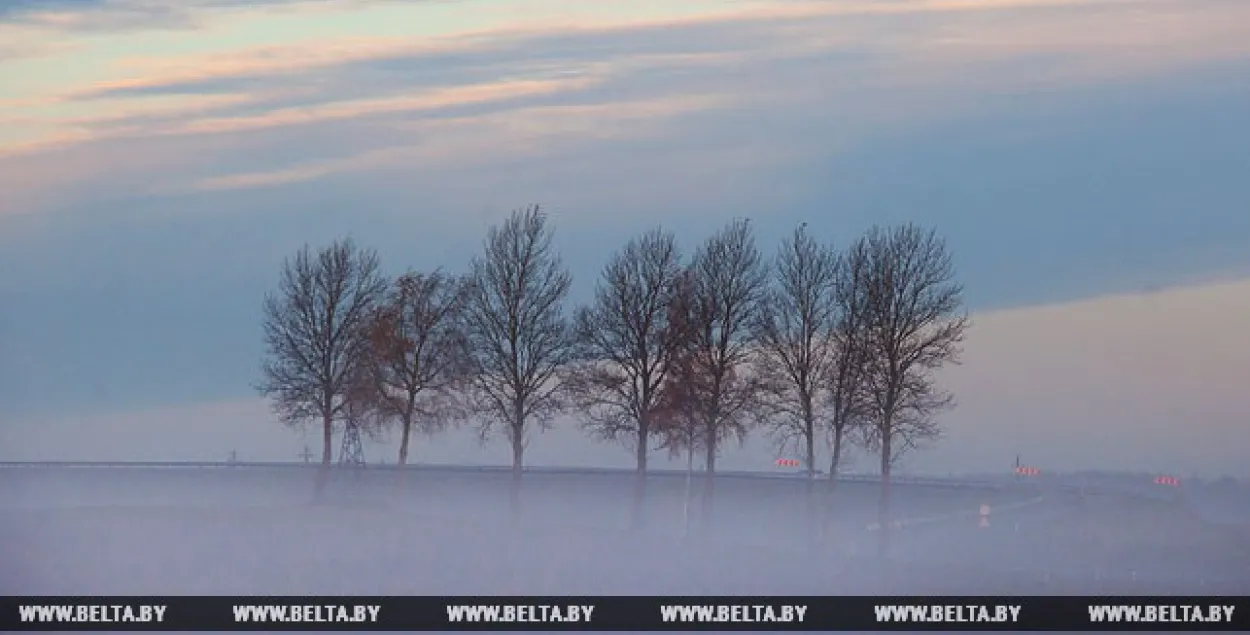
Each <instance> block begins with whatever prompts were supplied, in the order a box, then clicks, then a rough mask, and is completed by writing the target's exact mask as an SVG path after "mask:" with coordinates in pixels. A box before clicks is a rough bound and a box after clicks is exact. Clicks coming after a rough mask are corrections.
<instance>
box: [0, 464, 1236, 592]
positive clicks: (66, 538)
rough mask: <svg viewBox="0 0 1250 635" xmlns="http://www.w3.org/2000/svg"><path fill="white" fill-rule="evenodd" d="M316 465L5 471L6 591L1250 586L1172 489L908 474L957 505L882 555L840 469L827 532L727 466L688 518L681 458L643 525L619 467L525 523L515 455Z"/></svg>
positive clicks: (555, 493)
mask: <svg viewBox="0 0 1250 635" xmlns="http://www.w3.org/2000/svg"><path fill="white" fill-rule="evenodd" d="M312 475H313V473H312V471H310V470H304V469H299V468H287V469H216V470H207V469H206V470H191V469H167V470H157V469H112V470H109V469H12V470H0V535H2V537H3V541H2V542H0V571H3V573H2V574H0V593H4V594H149V593H151V594H201V593H202V594H385V595H404V594H462V595H480V594H526V595H528V594H684V595H692V594H744V595H751V594H782V595H784V594H803V595H821V594H965V593H966V594H978V593H1012V592H1014V593H1042V592H1045V593H1094V592H1111V593H1114V592H1126V593H1133V592H1143V593H1144V592H1160V593H1162V592H1192V593H1203V592H1242V593H1245V592H1247V591H1250V584H1247V581H1248V580H1250V559H1248V558H1247V556H1248V554H1250V551H1248V550H1247V545H1246V543H1245V540H1244V536H1241V537H1240V538H1239V537H1238V536H1240V535H1239V534H1236V533H1235V532H1232V531H1231V530H1227V531H1224V530H1219V529H1217V528H1212V527H1210V526H1208V525H1206V524H1204V523H1202V522H1200V521H1198V520H1196V519H1193V518H1190V517H1189V516H1187V515H1186V513H1185V512H1184V510H1183V509H1182V508H1180V507H1178V506H1174V505H1173V506H1167V505H1161V504H1158V503H1150V504H1145V503H1142V504H1139V505H1137V506H1136V507H1133V506H1131V505H1130V506H1127V507H1126V506H1124V505H1127V504H1122V503H1116V504H1117V505H1120V506H1119V507H1116V506H1115V505H1113V504H1112V503H1103V504H1101V505H1100V506H1099V508H1098V509H1099V511H1098V512H1097V513H1093V512H1091V511H1090V510H1089V509H1086V508H1080V507H1078V506H1074V504H1072V503H1071V502H1070V501H1060V500H1049V499H1042V500H1039V501H1035V502H1033V503H1030V504H1026V505H1023V506H1020V507H1018V508H1016V509H1011V507H1012V504H1013V503H1017V504H1018V503H1020V502H1022V501H1027V500H1029V499H1030V497H1031V496H1032V494H1030V493H1027V492H1018V491H985V490H975V489H946V488H923V487H899V488H898V489H897V491H896V495H895V509H896V515H897V516H899V517H910V518H921V517H939V516H942V515H944V514H963V515H962V516H953V517H951V518H947V519H936V520H934V521H933V522H931V523H929V524H923V525H916V526H914V527H908V528H906V529H904V530H900V531H897V532H895V533H894V534H893V535H894V540H893V551H894V556H893V557H892V558H890V559H889V560H887V561H881V560H879V559H877V558H875V557H874V556H873V555H872V554H873V552H874V546H875V540H876V534H874V533H872V532H869V531H867V529H866V526H867V524H868V523H870V522H872V521H873V520H874V514H875V503H876V491H877V490H876V487H875V486H874V485H871V484H859V483H855V484H851V483H848V484H842V485H841V486H840V488H839V491H838V495H837V496H836V498H835V501H834V505H835V509H836V511H837V513H836V519H837V522H836V524H835V527H834V529H833V531H832V533H831V535H830V538H829V539H828V540H827V541H826V542H825V543H823V544H820V545H818V546H817V547H815V548H814V550H813V548H812V547H811V546H810V545H808V544H807V542H806V541H805V540H804V538H803V527H804V515H803V500H804V495H803V483H802V481H801V480H797V479H794V480H790V479H744V478H724V479H721V480H720V481H718V483H717V490H716V507H715V512H714V513H715V516H714V519H715V520H714V523H712V527H711V530H710V531H709V532H708V533H706V534H704V533H701V532H700V533H697V534H696V536H697V537H696V538H683V535H682V534H683V522H682V500H683V496H682V493H683V481H682V479H681V478H678V477H672V476H657V477H653V478H652V479H651V480H650V484H649V490H650V496H649V504H648V508H647V517H648V523H647V527H646V528H645V530H643V531H641V532H631V531H628V529H627V527H628V502H629V491H630V485H631V481H630V477H629V476H628V475H625V474H619V473H609V474H595V473H587V474H527V476H526V486H525V492H524V503H525V514H524V518H523V520H522V522H521V523H520V525H519V526H515V525H513V524H512V523H511V522H509V519H508V504H507V501H508V499H507V491H508V488H507V474H503V473H480V472H452V471H436V470H412V471H409V472H407V473H404V474H403V475H402V477H400V476H399V473H397V472H394V471H389V470H365V471H364V472H363V473H362V474H360V475H359V476H355V477H353V476H348V475H346V474H339V475H338V476H336V478H335V480H334V481H333V483H332V485H331V487H330V491H329V495H328V496H327V499H326V501H324V502H323V503H320V504H313V502H312ZM401 478H402V480H401ZM696 484H698V482H696ZM981 503H989V504H991V505H993V506H994V508H995V509H998V510H1002V511H998V512H995V514H994V515H993V516H992V522H991V526H990V527H988V528H981V527H978V526H977V519H976V518H975V512H976V510H977V508H978V507H979V505H980V504H981ZM692 511H693V513H695V515H696V519H697V513H698V506H697V505H696V506H695V507H694V508H693V510H692ZM970 513H971V514H972V516H969V515H968V514H970ZM1074 519H1080V522H1076V521H1074ZM696 527H697V525H696ZM1146 527H1152V528H1154V531H1147V530H1145V529H1144V528H1146Z"/></svg>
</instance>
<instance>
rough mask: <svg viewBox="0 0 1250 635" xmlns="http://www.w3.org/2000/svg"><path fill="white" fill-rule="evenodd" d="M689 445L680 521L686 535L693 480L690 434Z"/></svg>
mask: <svg viewBox="0 0 1250 635" xmlns="http://www.w3.org/2000/svg"><path fill="white" fill-rule="evenodd" d="M689 441H690V443H689V445H687V446H686V496H685V503H684V504H683V505H682V507H681V515H682V522H683V523H684V524H685V533H686V536H689V535H690V488H691V485H692V481H694V438H693V435H691V438H690V440H689Z"/></svg>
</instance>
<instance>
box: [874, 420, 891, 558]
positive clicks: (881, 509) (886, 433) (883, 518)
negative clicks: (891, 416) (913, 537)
mask: <svg viewBox="0 0 1250 635" xmlns="http://www.w3.org/2000/svg"><path fill="white" fill-rule="evenodd" d="M890 431H891V428H890V427H889V426H888V418H887V426H886V427H885V429H884V430H883V431H882V435H881V498H880V499H879V500H878V501H877V523H878V524H879V525H880V528H879V531H880V532H881V540H880V541H879V542H878V543H877V552H878V555H880V556H882V557H884V556H886V555H889V552H890V530H891V527H890V515H891V514H890V494H891V491H890V490H891V483H890V465H891V463H892V462H891V461H890V452H891V450H892V448H891V447H890V445H891V444H890V441H891V438H890V437H891V435H890Z"/></svg>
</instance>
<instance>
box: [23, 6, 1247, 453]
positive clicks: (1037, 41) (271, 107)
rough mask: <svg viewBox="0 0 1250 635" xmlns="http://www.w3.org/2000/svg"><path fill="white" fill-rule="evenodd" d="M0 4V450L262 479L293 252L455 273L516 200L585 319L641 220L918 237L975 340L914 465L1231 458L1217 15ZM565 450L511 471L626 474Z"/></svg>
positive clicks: (575, 443)
mask: <svg viewBox="0 0 1250 635" xmlns="http://www.w3.org/2000/svg"><path fill="white" fill-rule="evenodd" d="M3 6H4V9H3V10H0V42H2V43H3V44H0V192H3V194H2V195H0V297H2V298H3V300H0V402H2V403H4V404H5V405H4V408H3V414H0V453H2V454H5V455H11V456H13V457H14V458H30V457H40V458H55V457H56V456H61V455H64V456H66V458H93V457H110V458H117V457H122V456H130V454H127V453H128V452H130V453H132V454H134V456H135V458H154V457H157V456H161V457H163V456H166V455H168V456H173V457H175V458H178V457H187V458H209V459H215V458H220V455H224V453H226V452H228V451H229V449H231V448H236V447H241V446H244V445H246V446H248V447H249V450H248V451H250V452H253V453H254V454H255V455H256V456H257V457H258V458H273V457H280V458H286V457H287V456H288V455H290V454H293V453H294V452H295V451H297V450H298V448H299V447H302V441H301V440H299V439H298V438H297V437H298V435H293V434H292V433H289V432H286V431H283V430H281V429H280V428H279V427H278V426H277V424H274V423H272V421H271V420H270V419H269V417H268V415H267V414H266V413H265V410H264V407H263V404H261V403H259V401H258V400H257V399H256V397H255V395H254V393H253V392H252V390H251V388H250V386H251V384H252V382H254V381H255V379H256V378H257V372H258V367H259V355H260V352H261V346H260V337H259V336H260V333H259V315H260V301H261V298H262V296H263V294H264V293H265V291H266V290H268V289H269V288H270V287H271V286H272V285H273V284H274V282H275V280H276V276H277V267H278V265H279V263H280V262H281V260H282V258H283V257H284V256H286V255H287V254H289V253H290V252H291V251H293V250H294V249H297V248H298V247H299V246H300V245H302V244H303V243H305V242H311V243H314V244H316V243H322V242H325V241H328V240H331V239H333V238H335V237H338V236H341V235H347V234H350V235H352V236H354V237H355V238H357V239H358V240H359V241H361V242H363V243H365V244H368V245H371V246H375V247H377V248H378V249H379V251H380V252H381V253H382V255H383V257H384V259H385V261H386V263H387V265H388V267H389V268H391V269H392V270H398V269H402V268H405V267H409V266H413V267H419V268H429V267H434V266H440V265H441V266H445V267H450V268H458V267H460V266H462V265H463V264H464V263H465V262H466V261H467V260H468V258H469V257H470V255H471V254H472V253H473V251H474V250H476V249H477V247H478V245H479V242H480V240H481V237H482V235H483V233H484V231H485V228H486V227H487V226H488V225H489V224H491V223H493V222H496V221H498V220H499V219H500V218H501V217H502V216H503V215H504V214H506V213H507V212H508V211H509V210H510V209H512V208H514V207H518V206H521V205H525V204H528V203H541V204H543V205H545V206H546V207H547V208H548V209H549V210H550V211H551V212H552V214H553V216H554V217H555V220H556V222H557V227H558V232H559V235H558V240H559V242H560V245H561V247H562V250H563V253H564V255H565V258H566V260H567V262H568V264H569V265H570V267H571V269H572V270H573V273H574V276H575V278H576V280H577V283H576V286H575V289H574V292H575V298H574V299H575V300H580V299H582V298H584V297H585V296H586V294H587V291H588V290H589V288H590V286H591V285H592V284H593V280H594V277H595V275H597V273H598V270H599V268H600V267H601V266H602V265H603V262H604V259H605V256H606V254H607V252H608V251H610V250H611V249H613V248H615V247H617V246H619V244H620V243H621V242H623V236H625V235H628V234H631V233H635V232H640V231H643V230H645V229H647V228H649V227H651V226H652V225H654V224H657V223H662V224H664V225H665V226H668V227H670V228H672V229H674V230H675V231H677V232H678V234H679V236H680V237H681V238H682V239H683V241H684V242H685V243H686V245H687V246H688V248H692V247H693V246H694V244H695V243H696V242H697V241H698V240H700V239H702V238H703V237H704V236H706V235H707V234H708V233H709V232H711V231H713V230H715V229H716V228H718V227H719V226H720V225H722V224H723V223H724V222H726V221H727V220H729V219H730V218H732V217H735V216H748V217H750V218H752V219H754V220H755V221H756V225H757V227H758V229H759V233H760V238H761V245H762V247H764V248H765V249H767V250H772V249H773V248H774V246H775V244H776V241H777V240H778V239H779V238H780V237H781V236H782V235H784V234H786V233H788V232H789V231H790V230H791V229H792V228H793V227H794V226H795V225H796V224H797V223H800V222H807V223H808V224H809V226H810V227H811V228H812V229H813V230H815V231H817V232H819V233H820V234H821V235H824V236H826V237H828V238H829V239H830V240H834V241H836V242H839V243H845V242H847V241H848V240H850V239H851V238H853V237H854V236H855V235H856V234H858V233H859V232H860V231H862V230H863V229H865V228H866V227H868V226H869V225H871V224H874V223H892V222H899V221H916V222H920V223H924V224H928V225H933V226H935V227H937V228H938V229H939V231H941V232H942V233H943V234H945V235H946V236H947V237H948V238H949V240H950V244H951V247H952V249H953V250H954V253H955V256H956V259H957V264H958V266H959V272H960V275H961V278H962V280H963V281H964V283H965V284H966V287H967V297H968V301H969V305H970V308H971V309H972V310H973V311H974V314H975V315H974V318H975V321H976V324H977V326H976V327H975V328H974V331H973V332H972V334H971V336H970V339H969V343H968V352H967V355H966V356H965V363H964V364H963V365H962V366H961V367H959V368H957V369H953V370H952V371H951V373H950V375H949V376H948V377H947V378H946V379H945V380H946V381H948V382H949V384H950V385H951V387H952V388H954V389H955V390H956V392H957V395H958V397H959V399H960V403H961V406H960V408H959V409H957V410H956V411H954V412H952V413H951V414H950V415H949V416H948V419H950V422H949V424H948V428H949V430H950V435H949V437H948V438H947V439H946V440H944V441H943V442H941V443H940V444H938V446H936V447H934V448H932V449H931V450H930V451H928V452H926V453H924V455H923V456H921V455H918V456H917V458H916V468H915V469H918V470H919V469H926V470H931V471H943V470H954V469H995V468H996V466H998V465H1000V464H1002V463H1003V462H1004V461H1007V460H1008V459H1004V458H1002V457H1003V456H1006V455H1008V454H1011V455H1012V456H1011V458H1014V454H1013V453H1014V452H1016V451H1020V450H1018V449H1016V450H1012V448H1018V447H1020V446H1027V447H1029V448H1030V449H1031V450H1032V451H1035V452H1038V453H1040V454H1042V455H1043V456H1042V457H1039V460H1040V461H1042V462H1045V463H1047V464H1050V465H1055V466H1062V467H1063V468H1064V469H1069V468H1077V467H1098V466H1099V465H1098V464H1101V463H1106V464H1108V465H1114V466H1118V467H1124V468H1126V469H1144V470H1175V471H1186V470H1189V471H1208V472H1215V473H1223V472H1231V473H1244V470H1245V469H1250V468H1246V467H1245V465H1246V462H1245V461H1244V458H1243V457H1241V456H1239V455H1238V454H1237V453H1236V452H1234V451H1233V450H1232V449H1230V448H1231V447H1236V446H1237V445H1238V444H1240V447H1242V448H1244V447H1250V422H1247V420H1246V418H1245V416H1244V414H1243V411H1244V409H1241V408H1238V407H1237V400H1239V399H1240V393H1238V392H1237V390H1236V389H1235V388H1236V387H1235V386H1233V385H1232V384H1230V383H1229V381H1230V380H1229V379H1228V378H1229V377H1238V376H1240V377H1248V376H1250V336H1247V335H1245V333H1244V332H1243V331H1242V330H1238V328H1236V327H1235V326H1231V327H1230V328H1227V329H1225V328H1223V327H1222V326H1220V325H1223V324H1224V323H1225V322H1229V323H1230V324H1232V325H1236V324H1241V325H1242V327H1241V329H1244V327H1245V325H1250V307H1248V306H1247V302H1246V299H1245V298H1246V297H1247V296H1248V295H1250V294H1248V293H1247V291H1248V290H1250V179H1247V178H1245V172H1246V166H1248V165H1250V26H1246V25H1250V6H1247V5H1246V3H1244V2H1238V1H1236V0H1183V1H1177V0H994V1H985V0H982V1H978V2H971V1H959V0H933V1H921V0H896V1H892V2H879V1H869V0H840V1H828V2H817V1H800V0H788V1H787V0H774V1H767V2H741V1H740V2H727V1H720V2H713V1H695V2H682V3H673V2H659V1H652V2H637V1H635V2H595V3H567V2H555V1H551V2H543V1H533V2H520V1H500V0H497V1H473V0H465V1H462V2H428V1H427V2H423V1H410V2H384V1H377V2H366V1H363V0H341V1H333V0H327V1H323V2H302V1H299V0H288V1H282V2H247V3H243V2H234V1H231V0H195V1H187V2H178V3H173V2H167V3H162V2H141V1H139V0H117V1H114V2H99V1H87V0H80V1H72V2H71V1H65V2H38V3H34V2H30V3H20V2H19V3H12V2H10V3H5V4H4V5H3ZM1125 294H1128V295H1129V296H1132V295H1133V294H1145V295H1141V296H1140V297H1137V298H1136V299H1132V298H1130V299H1126V295H1125ZM1138 301H1140V302H1144V303H1145V304H1142V305H1140V306H1138V307H1137V308H1135V309H1130V308H1125V306H1126V305H1125V304H1124V303H1125V302H1129V303H1132V302H1138ZM1039 316H1047V317H1046V319H1040V318H1039ZM1187 338H1190V339H1192V338H1198V341H1192V342H1191V341H1189V339H1187ZM1091 342H1094V343H1096V344H1097V345H1094V344H1091ZM1181 342H1185V343H1184V344H1183V345H1182V344H1181ZM1007 351H1010V354H1008V353H1007ZM1098 351H1101V353H1100V352H1098ZM1143 351H1151V352H1152V353H1151V354H1152V355H1154V356H1153V357H1151V356H1146V357H1141V355H1143V354H1144V353H1143ZM1061 354H1063V355H1067V357H1066V358H1060V357H1059V356H1060V355H1061ZM1056 364H1058V365H1059V366H1058V367H1059V368H1063V370H1062V371H1055V372H1053V373H1051V374H1048V373H1047V372H1043V371H1042V370H1040V369H1043V368H1045V369H1050V370H1051V371H1054V369H1055V368H1056ZM1029 368H1033V369H1035V370H1033V371H1029V372H1026V369H1029ZM1180 369H1184V370H1183V373H1182V370H1180ZM1078 371H1079V372H1078ZM1181 374H1183V376H1180V375H1181ZM1077 376H1079V377H1081V381H1080V382H1079V385H1073V384H1072V382H1073V381H1075V377H1077ZM1006 381H1012V382H1015V383H1012V384H1010V385H1002V382H1006ZM991 386H993V387H992V388H991ZM1114 387H1119V388H1114ZM1160 387H1164V388H1165V389H1161V388H1160ZM1116 390H1120V391H1121V392H1116ZM1225 391H1227V392H1225ZM1069 393H1070V394H1069ZM1057 394H1064V395H1066V396H1065V397H1064V398H1063V399H1062V400H1059V401H1062V403H1059V404H1056V403H1054V402H1055V401H1056V400H1057V399H1056V395H1057ZM1129 402H1131V405H1130V403H1129ZM223 413H228V414H223ZM1040 413H1045V416H1042V414H1040ZM1178 413H1179V414H1178ZM223 419H228V420H229V421H223ZM1004 420H1006V421H1004ZM144 422H147V423H144ZM144 426H148V427H144ZM260 430H263V431H264V432H263V433H262V432H256V431H260ZM249 434H255V435H259V436H258V437H257V439H251V440H249V438H248V435H249ZM266 435H267V436H266ZM561 435H563V436H561ZM452 436H453V437H454V436H455V435H452ZM259 437H264V440H258V439H259ZM1100 438H1101V439H1104V440H1103V441H1100V442H1099V441H1096V440H1097V439H1100ZM137 439H142V441H138V440H137ZM1126 439H1127V440H1126ZM589 443H590V442H588V441H582V440H580V439H579V438H578V436H577V435H576V434H575V433H574V432H569V431H565V432H559V431H557V433H555V434H553V435H550V438H548V439H544V440H541V441H535V442H534V444H533V450H532V451H531V456H532V457H539V458H538V459H536V460H541V461H546V462H584V461H590V460H591V459H590V458H587V457H602V460H603V461H609V462H610V461H626V462H627V461H628V454H627V453H625V452H623V451H621V450H618V449H614V448H601V447H590V445H588V444H589ZM439 444H444V445H443V446H440V445H439ZM425 445H426V446H428V448H430V449H429V450H428V452H429V454H426V455H422V454H420V452H418V458H422V457H423V456H424V458H425V459H426V460H431V459H436V458H439V457H444V458H451V459H455V460H494V459H493V458H490V457H493V456H494V455H493V454H491V452H494V451H495V449H492V448H486V449H477V448H476V446H472V445H471V444H469V443H468V442H467V441H464V440H462V439H461V440H457V439H455V438H452V439H444V440H438V441H430V442H425ZM1091 446H1092V447H1091ZM440 447H441V448H442V449H440ZM134 448H140V449H134ZM292 448H294V449H292ZM377 452H378V453H379V454H380V455H381V456H387V455H388V454H389V452H390V451H389V450H384V449H378V450H377ZM383 452H385V453H386V454H381V453H383ZM770 452H771V450H770V449H769V448H768V447H767V444H766V443H763V442H762V441H760V442H759V443H758V444H757V445H754V446H751V447H750V448H748V449H747V450H744V451H742V452H740V453H739V454H740V456H739V455H734V456H733V457H730V458H729V459H728V461H729V464H730V465H734V464H735V463H734V462H735V461H738V462H739V463H740V464H741V465H742V466H759V465H766V464H768V463H769V462H770V457H771V456H773V455H772V454H769V453H770ZM135 453H137V454H135ZM71 455H72V456H71ZM501 456H502V455H501ZM474 457H477V458H474ZM481 457H487V458H481ZM761 457H765V458H761ZM594 460H599V459H594Z"/></svg>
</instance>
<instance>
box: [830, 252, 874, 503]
mask: <svg viewBox="0 0 1250 635" xmlns="http://www.w3.org/2000/svg"><path fill="white" fill-rule="evenodd" d="M867 270H868V247H867V241H866V239H862V238H861V239H860V240H857V241H856V242H855V243H854V244H853V245H852V246H851V247H850V248H849V249H847V251H846V252H845V253H844V254H843V255H842V256H841V257H840V258H839V260H838V274H837V284H836V285H835V289H834V304H835V306H836V307H837V308H836V311H835V315H834V330H833V352H832V356H831V358H830V360H829V364H828V366H827V367H826V369H825V370H826V373H827V374H826V377H825V386H826V391H825V395H824V396H825V399H826V402H827V406H828V417H829V420H828V421H829V441H830V446H831V447H830V457H829V483H830V490H831V491H832V487H833V486H834V485H836V483H837V477H838V472H839V470H840V469H841V463H842V455H843V451H844V444H845V442H846V441H847V438H848V436H850V435H848V434H847V432H848V430H849V429H852V428H854V429H858V427H859V425H860V424H862V423H863V421H864V413H865V392H864V390H863V389H864V375H865V365H866V364H867V362H868V360H867V357H866V355H867V352H866V342H865V331H866V328H865V321H866V315H865V312H866V308H865V305H866V304H867Z"/></svg>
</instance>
